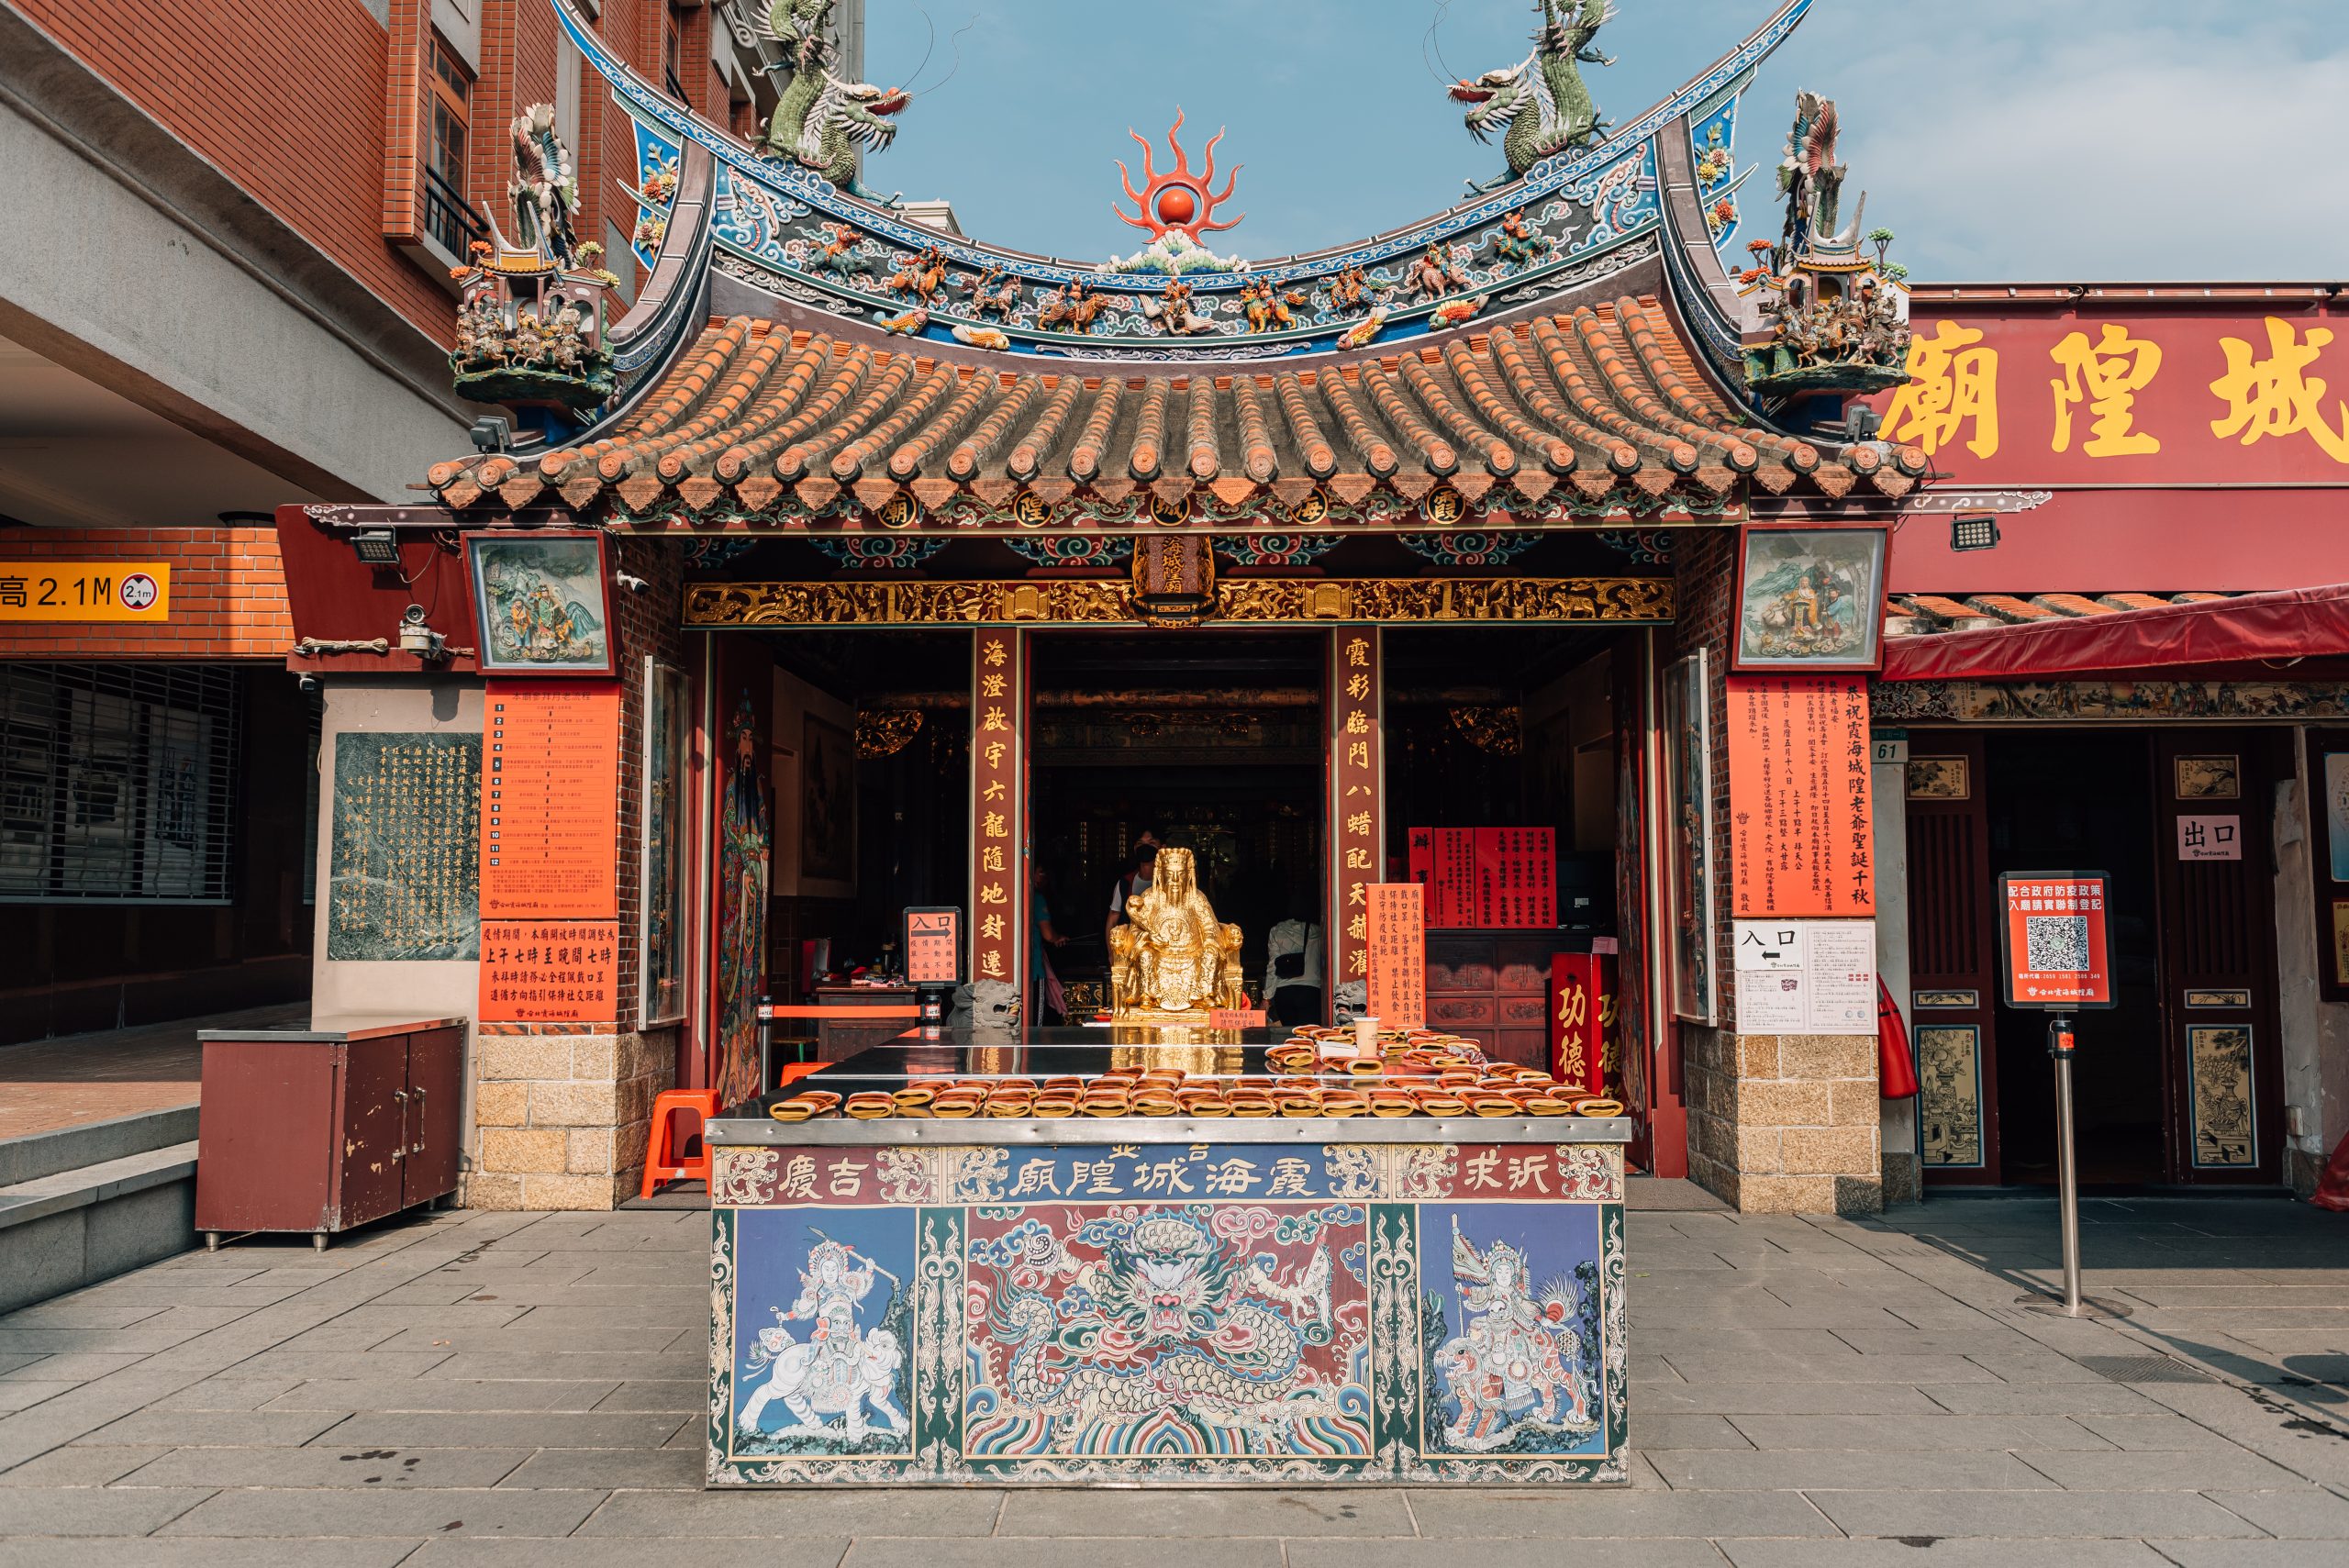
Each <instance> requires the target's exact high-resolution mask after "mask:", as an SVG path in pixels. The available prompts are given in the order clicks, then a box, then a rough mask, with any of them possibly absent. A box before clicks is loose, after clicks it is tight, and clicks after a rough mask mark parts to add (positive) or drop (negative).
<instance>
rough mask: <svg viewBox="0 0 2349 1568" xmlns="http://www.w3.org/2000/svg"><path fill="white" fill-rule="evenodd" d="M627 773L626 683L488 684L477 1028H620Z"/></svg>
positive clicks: (484, 721)
mask: <svg viewBox="0 0 2349 1568" xmlns="http://www.w3.org/2000/svg"><path fill="white" fill-rule="evenodd" d="M619 762H620V690H619V687H618V684H605V683H602V682H597V683H594V684H587V683H583V682H579V681H545V682H527V681H495V680H494V681H491V682H489V683H488V684H487V687H486V689H485V690H484V694H483V701H482V790H481V914H482V953H481V956H482V962H481V978H480V983H479V986H480V989H479V1001H478V1006H477V1008H476V1011H475V1014H474V1017H475V1018H477V1019H479V1021H481V1022H483V1023H485V1024H533V1023H544V1024H607V1023H610V1022H613V1021H614V1020H616V1019H617V1018H618V1017H619V986H618V950H619V862H618V854H619Z"/></svg>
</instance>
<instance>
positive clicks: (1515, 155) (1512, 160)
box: [1449, 0, 1615, 191]
mask: <svg viewBox="0 0 2349 1568" xmlns="http://www.w3.org/2000/svg"><path fill="white" fill-rule="evenodd" d="M1539 6H1540V10H1541V16H1542V20H1541V24H1540V25H1539V26H1538V27H1536V28H1534V29H1533V52H1532V53H1531V54H1529V55H1527V56H1526V57H1525V58H1524V59H1523V60H1521V61H1518V62H1517V63H1516V64H1515V65H1508V66H1503V67H1502V68H1501V69H1499V70H1497V71H1487V72H1485V73H1484V74H1483V75H1482V76H1479V77H1477V78H1476V79H1475V81H1474V82H1455V83H1453V84H1452V86H1451V88H1450V89H1449V91H1450V92H1451V95H1452V96H1453V100H1454V101H1456V102H1458V103H1463V104H1466V105H1469V106H1470V107H1469V110H1468V115H1467V122H1468V130H1469V134H1471V135H1473V136H1474V137H1475V139H1477V140H1479V141H1487V140H1490V139H1491V137H1492V132H1493V128H1494V127H1496V126H1501V125H1506V126H1507V127H1508V129H1506V130H1505V131H1503V132H1502V133H1501V151H1502V152H1503V153H1505V154H1506V155H1507V156H1508V172H1506V173H1503V174H1497V175H1495V176H1494V177H1493V178H1492V179H1490V180H1487V181H1486V182H1484V183H1481V184H1479V183H1475V181H1471V182H1469V189H1470V190H1472V191H1489V190H1493V189H1496V188H1497V187H1499V186H1501V185H1506V184H1508V183H1509V182H1510V181H1512V180H1518V179H1522V178H1523V177H1524V175H1525V172H1526V171H1527V170H1529V169H1531V168H1532V167H1533V166H1534V165H1535V164H1536V163H1539V162H1541V161H1542V160H1543V159H1544V158H1549V157H1553V156H1554V155H1555V154H1557V153H1561V152H1569V151H1572V150H1574V149H1575V148H1577V147H1583V146H1586V145H1588V144H1589V143H1591V142H1593V141H1596V140H1598V139H1599V138H1600V137H1602V136H1604V135H1605V134H1606V133H1607V130H1608V124H1607V122H1606V121H1605V120H1602V119H1600V118H1599V117H1598V104H1596V103H1595V102H1593V101H1592V99H1591V96H1590V89H1589V87H1588V86H1587V85H1586V84H1585V83H1584V82H1583V79H1582V68H1583V67H1584V66H1586V65H1612V64H1614V63H1615V61H1614V58H1613V57H1612V56H1610V55H1605V54H1601V53H1599V52H1598V50H1596V49H1594V48H1592V47H1591V41H1590V40H1591V39H1595V38H1597V37H1598V29H1599V28H1602V27H1604V26H1606V25H1607V23H1609V21H1612V20H1613V19H1614V17H1615V7H1614V6H1613V5H1612V4H1611V0H1579V3H1578V4H1577V0H1539Z"/></svg>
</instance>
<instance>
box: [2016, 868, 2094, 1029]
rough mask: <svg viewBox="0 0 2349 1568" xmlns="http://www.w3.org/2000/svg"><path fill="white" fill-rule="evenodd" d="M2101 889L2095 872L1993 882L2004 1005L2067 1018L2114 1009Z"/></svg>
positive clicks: (2040, 874)
mask: <svg viewBox="0 0 2349 1568" xmlns="http://www.w3.org/2000/svg"><path fill="white" fill-rule="evenodd" d="M2109 885H2110V884H2109V882H2108V879H2107V878H2106V876H2105V874H2104V873H2102V872H2078V871H2050V872H2011V873H2008V874H2007V875H2005V876H2002V877H2000V878H1998V911H1999V913H1998V947H1999V956H2000V960H2001V962H2000V969H2001V971H2002V973H2003V977H2004V980H2005V984H2006V1002H2007V1006H2010V1007H2035V1008H2038V1009H2039V1010H2040V1011H2042V1012H2049V1013H2075V1012H2079V1011H2081V1010H2083V1009H2085V1008H2091V1007H2097V1008H2102V1007H2111V1006H2117V1005H2118V1003H2117V1001H2116V999H2115V998H2114V996H2113V994H2112V968H2111V962H2110V957H2109V955H2108V951H2107V948H2106V944H2105V910H2106V904H2105V895H2106V890H2107V888H2108V886H2109Z"/></svg>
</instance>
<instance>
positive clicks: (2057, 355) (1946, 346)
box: [1874, 288, 2349, 485]
mask: <svg viewBox="0 0 2349 1568" xmlns="http://www.w3.org/2000/svg"><path fill="white" fill-rule="evenodd" d="M2009 292H2010V291H2009V290H2006V289H2004V288H2001V289H1999V290H1998V291H1997V294H1996V295H1995V296H1994V297H1991V298H1987V299H1973V298H1946V299H1936V298H1935V297H1934V295H1935V293H1936V291H1934V290H1932V289H1930V288H1928V289H1924V290H1920V297H1919V298H1918V299H1916V300H1915V301H1914V302H1913V303H1912V305H1911V306H1910V311H1909V317H1910V321H1911V324H1912V325H1913V327H1914V328H1915V333H1916V335H1915V337H1914V339H1912V340H1911V343H1910V346H1909V384H1907V385H1906V386H1902V387H1897V388H1895V389H1894V390H1892V391H1890V392H1888V393H1885V394H1882V395H1879V396H1878V397H1876V399H1874V401H1875V402H1876V405H1877V406H1879V407H1881V408H1882V410H1883V413H1884V426H1883V429H1882V431H1881V432H1880V433H1881V434H1882V436H1883V438H1884V439H1887V440H1891V441H1898V442H1900V443H1902V444H1903V445H1907V446H1915V447H1920V448H1921V449H1923V450H1924V451H1925V453H1926V455H1927V456H1929V457H1931V458H1932V459H1933V460H1934V464H1935V466H1936V467H1938V468H1940V469H1943V470H1944V471H1946V472H1948V473H1952V474H1954V476H1955V477H1956V480H1957V482H1958V483H1959V484H2093V485H2109V484H2341V483H2343V481H2344V480H2349V411H2344V410H2343V406H2342V403H2341V399H2340V396H2339V394H2338V392H2337V390H2329V389H2338V388H2342V387H2349V341H2340V340H2336V339H2337V338H2338V336H2339V334H2338V332H2337V329H2336V327H2335V324H2334V323H2333V322H2332V319H2331V317H2329V316H2326V315H2324V314H2321V312H2322V311H2323V310H2325V309H2327V308H2329V307H2328V306H2324V305H2322V304H2321V302H2320V301H2319V300H2318V299H2316V298H2315V297H2314V296H2313V295H2308V296H2304V297H2302V298H2299V299H2297V300H2285V299H2276V300H2270V301H2266V302H2264V303H2259V304H2254V305H2250V306H2242V307H2235V308H2229V307H2227V306H2195V305H2193V304H2190V303H2188V302H2186V301H2182V300H2181V301H2176V303H2166V302H2163V301H2158V300H2154V301H2149V302H2139V303H2134V304H2132V302H2130V301H2127V300H2122V299H2117V298H2110V297H2107V296H2108V295H2110V294H2111V293H2113V292H2115V291H2108V290H2093V291H2083V294H2082V297H2080V298H2079V299H2078V300H2077V301H2076V303H2074V304H2073V305H2072V306H2071V307H2070V308H2068V309H2065V310H2062V311H2060V312H2057V311H2048V312H2046V313H2044V314H2042V313H2039V312H2037V311H2034V310H2033V309H2032V308H2030V307H2029V306H2018V305H2017V304H2016V303H2015V301H2014V300H2012V299H2011V298H2009ZM2140 292H2141V293H2143V294H2144V295H2154V294H2157V293H2160V292H2161V291H2157V290H2143V291H2140Z"/></svg>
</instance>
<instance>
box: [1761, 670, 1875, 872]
mask: <svg viewBox="0 0 2349 1568" xmlns="http://www.w3.org/2000/svg"><path fill="white" fill-rule="evenodd" d="M1728 740H1729V818H1730V821H1729V827H1730V869H1731V875H1732V877H1733V878H1734V879H1735V884H1736V894H1737V898H1736V910H1737V913H1738V914H1739V915H1740V916H1742V917H1760V916H1765V915H1795V916H1820V915H1844V916H1859V915H1873V914H1875V913H1876V864H1875V853H1874V849H1873V838H1874V834H1875V819H1874V816H1873V810H1872V806H1871V804H1870V798H1869V792H1868V762H1869V751H1868V688H1867V677H1866V676H1865V675H1732V676H1731V677H1730V678H1729V734H1728Z"/></svg>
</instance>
